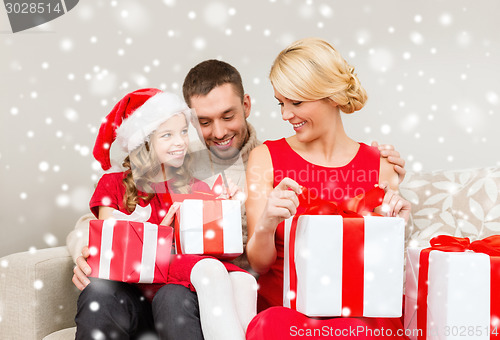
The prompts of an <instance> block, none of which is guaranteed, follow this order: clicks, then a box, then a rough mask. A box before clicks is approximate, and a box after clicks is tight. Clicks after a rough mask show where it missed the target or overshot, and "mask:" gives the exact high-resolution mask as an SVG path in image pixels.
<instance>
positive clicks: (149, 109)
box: [76, 89, 256, 339]
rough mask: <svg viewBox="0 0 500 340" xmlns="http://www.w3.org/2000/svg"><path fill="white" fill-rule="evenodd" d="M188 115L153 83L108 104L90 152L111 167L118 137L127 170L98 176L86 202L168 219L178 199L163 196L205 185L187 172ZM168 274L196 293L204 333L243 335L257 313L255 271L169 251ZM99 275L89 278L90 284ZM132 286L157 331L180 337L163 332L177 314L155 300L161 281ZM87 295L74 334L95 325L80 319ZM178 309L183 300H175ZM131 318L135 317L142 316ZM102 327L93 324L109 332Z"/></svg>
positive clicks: (101, 214)
mask: <svg viewBox="0 0 500 340" xmlns="http://www.w3.org/2000/svg"><path fill="white" fill-rule="evenodd" d="M191 114H192V112H191V111H190V109H189V108H188V107H187V105H186V104H185V103H184V102H183V101H182V100H180V99H179V98H178V97H177V96H176V95H174V94H171V93H166V92H161V91H160V90H157V89H142V90H137V91H135V92H132V93H130V94H128V95H127V96H125V97H124V98H123V99H122V100H121V101H120V102H119V103H118V104H117V105H116V106H115V107H114V109H113V111H112V112H111V113H110V114H109V115H108V116H107V117H106V119H105V121H104V122H103V124H102V125H101V128H100V130H99V135H98V137H97V140H96V146H95V148H94V156H95V158H96V159H97V160H98V161H99V162H100V163H101V165H102V167H103V169H104V170H108V169H109V168H110V167H111V163H110V155H109V150H110V147H111V144H112V143H113V142H114V140H115V138H116V142H117V143H118V144H119V145H120V146H121V147H122V148H123V149H124V150H125V151H126V152H128V156H127V157H126V158H125V160H124V162H123V166H124V167H125V168H126V169H127V170H126V171H124V172H115V173H107V174H105V175H104V176H103V177H102V178H101V179H100V181H99V183H98V185H97V187H96V189H95V192H94V195H93V196H92V198H91V201H90V208H91V210H92V212H93V213H94V214H95V215H96V217H98V218H99V219H107V218H110V217H114V218H117V219H132V220H134V221H140V222H150V223H154V224H161V225H171V224H172V221H173V217H174V214H175V211H176V210H177V208H178V204H176V203H173V202H172V200H171V199H169V198H170V195H169V194H170V193H182V194H186V193H192V192H195V191H197V192H199V191H205V192H208V191H209V190H210V189H209V187H208V185H207V184H206V183H204V182H202V181H199V180H197V179H195V178H193V177H192V176H191V175H190V171H189V170H190V169H189V165H190V160H189V158H190V156H189V153H188V146H189V137H188V126H189V122H190V121H191V119H192V117H191ZM234 191H235V190H234V189H233V192H232V194H234V193H235V192H234ZM228 272H230V273H228ZM168 280H169V281H172V282H173V283H175V284H180V285H183V286H185V287H188V288H190V289H192V290H193V291H196V292H197V294H198V300H199V305H200V320H201V327H202V329H203V333H204V338H205V339H243V338H244V332H245V329H246V326H247V324H248V322H249V321H250V320H251V318H252V317H253V316H254V315H255V304H256V302H255V300H256V291H255V279H254V278H253V276H251V275H250V274H248V273H246V272H244V271H243V270H242V269H240V268H239V267H237V266H235V265H233V264H231V263H226V262H224V263H222V262H220V261H219V260H217V259H214V258H211V257H209V256H199V255H177V256H173V258H172V262H171V265H170V268H169V279H168ZM97 281H98V279H93V280H92V284H90V285H89V286H88V287H92V285H94V282H97ZM133 286H136V287H137V288H139V289H140V290H141V291H142V293H143V294H144V296H145V297H146V298H148V299H149V300H151V301H152V303H151V304H152V313H149V314H150V315H151V314H152V315H151V318H153V319H154V320H153V321H154V326H155V328H156V330H157V331H158V333H159V335H160V337H161V338H162V339H173V338H175V337H177V338H178V336H179V335H174V334H169V329H168V327H167V326H166V325H168V323H169V322H171V320H172V319H173V318H175V314H176V311H175V310H170V311H164V310H162V307H161V306H162V301H161V300H162V299H164V298H165V297H166V294H165V293H163V292H162V288H163V287H162V286H161V285H151V284H150V285H144V284H137V285H133ZM88 287H87V288H86V289H84V290H83V292H82V295H84V293H85V292H86V291H87V289H88ZM252 297H253V299H252ZM80 300H81V301H82V303H80ZM87 300H88V299H82V298H81V299H79V304H78V315H77V318H76V319H77V320H76V321H77V338H82V339H83V338H89V337H87V335H88V334H85V333H84V332H83V331H81V332H80V330H81V329H82V330H83V329H84V328H85V329H95V328H96V327H93V326H94V325H88V324H86V325H83V324H82V323H79V319H80V320H85V321H86V322H88V320H89V318H85V317H83V316H84V314H85V310H84V308H83V305H84V303H83V301H87ZM178 308H183V306H182V305H179V306H178ZM79 316H80V318H79ZM103 317H104V318H106V315H104V316H103ZM136 317H137V318H139V319H140V318H143V317H144V316H136ZM169 319H170V320H169ZM150 321H151V320H150ZM96 322H97V324H98V325H102V324H103V321H102V320H96ZM149 323H151V322H149ZM139 324H140V323H139ZM80 326H82V327H80ZM83 326H85V327H83ZM107 327H108V326H101V327H99V328H100V330H101V331H102V332H105V333H107V334H111V333H110V332H111V331H110V330H109V329H108V328H107ZM115 328H119V327H115ZM131 328H134V327H131ZM189 332H192V330H187V334H186V335H184V336H183V337H189V338H195V339H196V338H203V335H201V334H199V333H201V332H198V334H195V335H193V336H191V335H190V333H189ZM128 333H129V334H128V336H130V335H131V334H137V330H136V329H129V330H128ZM111 338H113V337H111Z"/></svg>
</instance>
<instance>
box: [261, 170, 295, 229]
mask: <svg viewBox="0 0 500 340" xmlns="http://www.w3.org/2000/svg"><path fill="white" fill-rule="evenodd" d="M290 189H291V190H290ZM301 192H302V190H301V188H300V185H299V184H298V183H297V182H295V181H294V180H293V179H291V178H288V177H285V178H283V180H282V181H281V182H280V183H279V184H278V185H277V186H276V187H275V188H274V189H273V190H272V191H271V193H270V195H269V197H268V198H267V203H266V206H265V208H264V212H263V213H262V216H261V218H260V223H259V226H258V227H260V228H263V229H266V230H267V231H269V232H271V231H272V232H273V233H274V231H275V230H276V227H277V226H278V224H279V223H281V222H282V221H284V220H286V219H287V218H290V217H292V216H293V215H295V213H296V212H297V207H298V206H299V199H298V197H297V195H298V194H300V193H301Z"/></svg>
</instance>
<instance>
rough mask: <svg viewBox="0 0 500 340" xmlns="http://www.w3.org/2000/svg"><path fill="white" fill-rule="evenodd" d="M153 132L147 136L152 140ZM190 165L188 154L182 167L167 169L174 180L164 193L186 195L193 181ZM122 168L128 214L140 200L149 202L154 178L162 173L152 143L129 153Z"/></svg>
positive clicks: (144, 144)
mask: <svg viewBox="0 0 500 340" xmlns="http://www.w3.org/2000/svg"><path fill="white" fill-rule="evenodd" d="M153 134H154V132H153V133H152V134H151V135H150V136H149V137H150V138H148V139H149V140H154V139H153V138H152V136H153ZM191 163H192V160H191V157H190V154H189V153H187V154H186V156H185V158H184V162H183V164H182V166H180V167H179V168H173V167H169V169H165V170H166V171H169V170H170V171H169V173H168V175H170V177H171V178H173V179H174V180H173V181H172V182H171V183H169V187H168V188H167V187H166V188H165V192H168V191H170V192H174V193H178V194H187V193H189V192H190V191H191V190H190V184H191V182H192V180H193V177H192V175H191V172H190V171H189V169H190V165H191ZM123 167H124V168H125V169H127V175H126V176H125V178H124V179H123V185H124V186H125V195H124V197H123V203H124V206H125V207H126V208H127V210H128V211H129V212H132V211H134V210H135V206H136V204H138V203H139V200H140V199H143V200H146V201H149V200H150V199H152V198H153V197H154V195H155V194H156V193H157V192H155V190H154V189H153V188H152V186H151V184H152V183H154V180H155V178H157V177H156V176H157V175H158V174H159V173H160V172H161V171H162V164H161V163H160V161H159V159H158V157H157V155H156V151H155V148H154V142H152V143H149V142H144V143H143V144H141V145H140V146H139V147H138V148H136V149H135V150H133V151H132V152H130V154H129V155H128V156H127V157H126V158H125V160H124V161H123Z"/></svg>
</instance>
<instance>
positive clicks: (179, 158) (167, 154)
mask: <svg viewBox="0 0 500 340" xmlns="http://www.w3.org/2000/svg"><path fill="white" fill-rule="evenodd" d="M152 143H153V146H154V150H155V152H156V156H157V157H158V159H159V161H160V163H162V164H164V165H167V166H172V167H175V168H179V167H180V166H182V164H183V163H184V157H185V156H186V153H187V149H188V146H189V137H188V124H187V122H186V117H185V116H184V115H183V114H177V115H175V116H173V117H171V118H169V119H168V120H167V121H165V122H164V123H163V124H161V125H160V127H159V128H158V129H157V130H156V131H155V132H154V133H153V138H152Z"/></svg>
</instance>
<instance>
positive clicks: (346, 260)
mask: <svg viewBox="0 0 500 340" xmlns="http://www.w3.org/2000/svg"><path fill="white" fill-rule="evenodd" d="M384 194H385V193H384V190H382V189H381V188H379V187H376V188H374V189H372V190H370V191H368V192H366V193H363V194H360V195H358V196H356V197H353V198H350V199H347V200H345V201H343V202H341V203H340V204H338V203H335V202H331V201H326V200H323V199H321V198H319V197H318V196H314V195H313V193H312V192H311V191H309V190H307V188H303V189H302V193H301V194H300V195H298V198H299V207H302V208H305V210H304V211H303V212H302V213H301V214H296V215H295V216H294V218H293V220H292V225H291V228H290V249H289V264H290V291H292V292H294V293H295V295H294V296H292V297H291V298H290V307H291V308H292V309H295V310H296V309H297V294H296V293H297V272H296V271H295V238H296V233H297V221H298V218H299V216H301V215H341V216H342V217H343V218H344V221H343V222H344V223H343V240H342V310H346V309H348V310H349V311H350V312H349V315H351V316H362V315H363V287H364V242H365V229H364V219H363V216H366V215H377V214H375V213H373V212H372V211H373V210H374V209H375V208H376V207H378V206H379V205H381V204H382V201H383V199H384Z"/></svg>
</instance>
